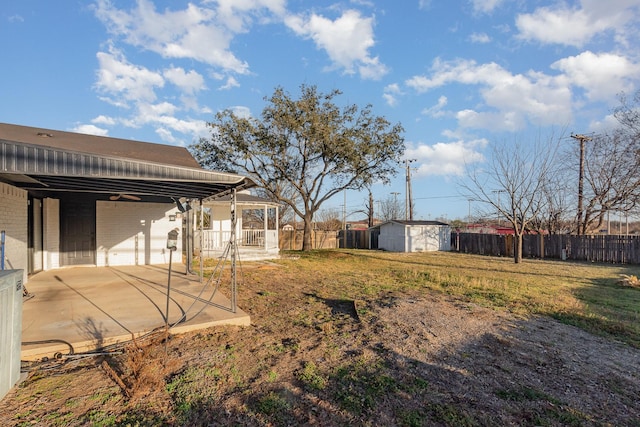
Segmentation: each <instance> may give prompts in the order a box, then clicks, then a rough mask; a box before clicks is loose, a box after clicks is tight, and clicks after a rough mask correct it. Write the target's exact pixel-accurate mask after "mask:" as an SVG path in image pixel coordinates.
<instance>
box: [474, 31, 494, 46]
mask: <svg viewBox="0 0 640 427" xmlns="http://www.w3.org/2000/svg"><path fill="white" fill-rule="evenodd" d="M469 40H470V41H471V43H480V44H484V43H489V42H490V41H491V37H489V36H488V35H487V33H473V34H471V35H470V36H469Z"/></svg>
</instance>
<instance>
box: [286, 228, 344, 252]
mask: <svg viewBox="0 0 640 427" xmlns="http://www.w3.org/2000/svg"><path fill="white" fill-rule="evenodd" d="M302 238H303V232H302V230H298V231H294V230H280V240H279V246H280V250H282V251H299V250H302ZM337 242H338V238H337V232H336V231H320V230H313V231H312V232H311V244H312V247H313V248H314V249H333V248H337V247H338V243H337Z"/></svg>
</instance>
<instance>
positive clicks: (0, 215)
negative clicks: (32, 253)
mask: <svg viewBox="0 0 640 427" xmlns="http://www.w3.org/2000/svg"><path fill="white" fill-rule="evenodd" d="M27 212H28V205H27V192H26V191H25V190H22V189H20V188H17V187H14V186H12V185H8V184H5V183H0V231H2V230H4V231H5V253H4V268H5V269H6V270H14V269H19V268H21V269H23V270H24V282H23V283H26V282H27V268H28V262H27V256H28V254H29V252H28V249H27V236H28V234H27Z"/></svg>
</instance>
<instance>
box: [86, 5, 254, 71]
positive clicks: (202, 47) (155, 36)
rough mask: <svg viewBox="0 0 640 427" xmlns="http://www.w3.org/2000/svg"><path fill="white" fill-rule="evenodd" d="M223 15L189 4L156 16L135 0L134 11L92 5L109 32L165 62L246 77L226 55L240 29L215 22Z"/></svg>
mask: <svg viewBox="0 0 640 427" xmlns="http://www.w3.org/2000/svg"><path fill="white" fill-rule="evenodd" d="M226 3H227V2H223V5H225V6H226ZM245 3H246V2H245ZM251 3H253V4H259V3H260V2H251ZM229 10H233V8H231V9H229ZM223 15H224V14H216V11H215V10H213V9H208V8H204V7H198V6H196V5H194V4H193V3H189V5H188V7H187V8H186V9H184V10H179V11H169V10H165V11H164V12H163V13H158V12H157V11H156V10H155V6H154V4H153V3H151V2H150V1H149V0H138V1H137V7H135V8H134V9H131V10H130V11H125V10H120V9H116V8H115V7H114V6H113V5H112V4H111V3H110V2H109V1H107V0H98V2H97V4H96V16H97V17H98V19H100V20H101V21H102V22H103V23H104V24H105V26H106V27H107V29H108V30H109V32H110V33H112V34H113V35H115V36H117V37H122V38H123V39H124V41H125V42H127V43H129V44H131V45H133V46H136V47H141V48H143V49H146V50H149V51H152V52H155V53H158V54H160V55H162V56H163V57H165V58H187V59H193V60H196V61H199V62H203V63H206V64H209V65H213V66H216V67H220V68H222V69H223V70H226V71H230V72H235V73H239V74H246V73H247V72H248V68H249V66H248V64H247V63H246V62H244V61H241V60H239V59H238V58H236V57H235V55H234V54H233V53H232V52H231V51H230V44H231V40H232V39H233V36H234V35H235V33H236V32H237V31H242V30H244V28H236V27H235V26H234V25H235V23H234V22H235V21H233V20H228V21H227V22H226V23H225V21H223V20H219V19H217V18H219V17H221V16H223ZM225 16H226V15H225ZM227 23H228V24H229V25H228V26H227V25H226V24H227Z"/></svg>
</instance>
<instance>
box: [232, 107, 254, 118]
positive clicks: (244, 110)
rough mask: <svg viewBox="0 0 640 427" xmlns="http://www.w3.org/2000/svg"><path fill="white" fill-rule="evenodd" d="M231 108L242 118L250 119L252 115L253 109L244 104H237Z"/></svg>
mask: <svg viewBox="0 0 640 427" xmlns="http://www.w3.org/2000/svg"><path fill="white" fill-rule="evenodd" d="M229 109H230V110H231V111H233V114H235V115H236V116H238V117H240V118H242V119H248V118H250V117H251V110H250V109H249V107H244V106H242V105H236V106H233V107H229Z"/></svg>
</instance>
